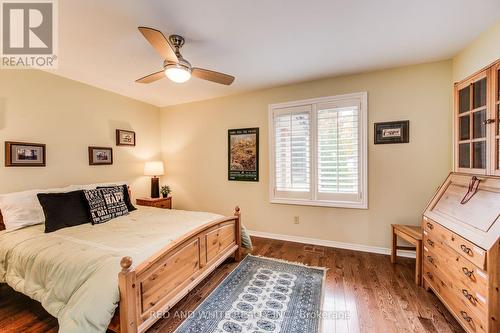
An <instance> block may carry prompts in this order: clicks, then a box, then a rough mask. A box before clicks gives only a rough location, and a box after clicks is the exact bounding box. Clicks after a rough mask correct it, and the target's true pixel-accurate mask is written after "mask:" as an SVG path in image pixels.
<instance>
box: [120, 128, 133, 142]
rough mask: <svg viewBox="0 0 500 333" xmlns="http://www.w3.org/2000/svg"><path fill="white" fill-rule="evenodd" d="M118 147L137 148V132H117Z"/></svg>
mask: <svg viewBox="0 0 500 333" xmlns="http://www.w3.org/2000/svg"><path fill="white" fill-rule="evenodd" d="M116 145H117V146H135V132H133V131H127V130H121V129H117V130H116Z"/></svg>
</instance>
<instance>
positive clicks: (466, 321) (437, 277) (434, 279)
mask: <svg viewBox="0 0 500 333" xmlns="http://www.w3.org/2000/svg"><path fill="white" fill-rule="evenodd" d="M423 274H424V280H425V281H426V283H427V284H428V285H429V286H430V287H431V288H432V289H433V290H434V292H435V293H436V294H437V295H438V296H439V298H440V299H441V301H443V303H444V304H445V305H446V306H447V307H448V309H449V310H450V311H451V312H452V313H453V314H454V315H455V317H456V318H457V319H458V321H460V323H461V324H462V325H463V326H464V327H465V328H466V329H467V330H468V331H470V332H474V333H476V332H477V333H481V332H487V324H486V323H487V322H488V320H487V319H488V317H487V314H486V313H484V314H478V313H477V312H476V311H474V310H473V309H471V308H470V306H469V305H468V304H467V303H465V302H464V301H463V300H462V299H461V298H460V297H459V296H458V295H457V293H456V292H454V290H453V288H452V287H450V282H449V279H448V278H447V277H446V276H444V275H443V274H442V273H441V272H440V271H439V270H438V269H436V268H435V267H434V266H432V265H429V264H428V263H427V262H424V267H423Z"/></svg>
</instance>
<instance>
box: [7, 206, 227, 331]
mask: <svg viewBox="0 0 500 333" xmlns="http://www.w3.org/2000/svg"><path fill="white" fill-rule="evenodd" d="M221 218H223V216H222V215H218V214H212V213H205V212H193V211H181V210H168V209H157V208H152V207H142V206H141V207H138V210H136V211H133V212H131V213H130V214H129V215H126V216H122V217H119V218H116V219H113V220H111V221H109V222H107V223H104V224H100V225H91V224H84V225H79V226H75V227H71V228H65V229H60V230H58V231H56V232H53V233H48V234H46V233H44V226H43V225H35V226H31V227H27V228H23V229H19V230H13V231H0V282H2V283H7V284H8V285H9V286H11V287H12V288H13V289H15V290H17V291H19V292H21V293H23V294H25V295H27V296H29V297H31V298H33V299H35V300H37V301H39V302H40V303H41V304H42V306H43V307H44V308H45V309H46V310H47V311H48V312H49V313H50V314H51V315H53V316H54V317H57V318H58V321H59V327H60V329H59V331H60V332H63V333H65V332H72V333H78V332H85V333H92V332H105V331H106V328H107V326H108V325H109V322H110V320H111V318H112V317H113V314H114V311H115V309H116V307H117V305H118V302H119V290H118V273H119V272H120V260H121V258H122V257H124V256H130V257H132V259H133V263H134V265H137V264H139V263H141V262H143V261H144V260H146V259H147V258H149V257H150V256H152V255H153V254H155V253H156V252H158V251H160V250H161V249H162V248H163V247H165V246H167V245H168V244H170V243H171V242H172V241H173V240H175V239H177V238H179V237H182V236H183V235H185V234H187V233H189V232H191V231H193V230H194V229H197V228H199V227H203V226H204V225H206V224H209V223H211V222H213V221H215V220H218V219H221Z"/></svg>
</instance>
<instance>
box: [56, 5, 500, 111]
mask: <svg viewBox="0 0 500 333" xmlns="http://www.w3.org/2000/svg"><path fill="white" fill-rule="evenodd" d="M499 18H500V1H499V0H481V1H477V0H476V1H471V0H419V1H414V0H316V1H315V0H309V1H305V0H247V1H243V0H210V1H206V0H201V1H200V0H64V1H59V22H60V25H59V30H60V32H59V34H60V39H59V68H58V69H57V70H55V71H54V72H55V73H56V74H58V75H61V76H64V77H67V78H71V79H74V80H78V81H82V82H85V83H88V84H90V85H94V86H97V87H100V88H104V89H107V90H111V91H114V92H117V93H119V94H122V95H126V96H129V97H132V98H136V99H139V100H142V101H145V102H148V103H151V104H154V105H157V106H166V105H172V104H178V103H185V102H190V101H196V100H203V99H208V98H214V97H218V96H224V95H229V94H235V93H238V92H242V91H247V90H253V89H260V88H265V87H271V86H277V85H283V84H288V83H293V82H299V81H307V80H312V79H317V78H323V77H329V76H335V75H340V74H347V73H356V72H363V71H368V70H375V69H382V68H388V67H396V66H399V65H406V64H415V63H423V62H429V61H434V60H441V59H449V58H451V57H452V56H453V55H455V54H456V53H457V52H458V51H459V50H460V49H462V48H463V47H464V46H465V45H467V44H468V43H469V42H470V41H471V40H473V39H474V38H475V37H476V36H478V35H479V34H480V33H481V32H482V31H484V30H486V29H487V28H488V27H489V26H491V25H492V24H493V23H494V22H495V21H496V20H498V19H499ZM140 25H143V26H150V27H154V28H156V29H159V30H162V31H163V32H164V34H165V35H168V34H172V33H177V34H181V35H183V36H184V37H185V38H186V45H185V46H184V48H183V49H182V53H183V55H184V57H185V58H186V59H188V60H189V61H190V62H191V63H192V64H193V65H194V66H197V67H204V68H208V69H212V70H217V71H221V72H225V73H228V74H232V75H234V76H236V80H235V82H234V83H233V85H232V86H229V87H227V86H222V85H218V84H215V83H211V82H208V81H202V80H199V79H195V78H193V79H191V80H190V81H188V82H187V83H184V84H175V83H172V82H170V81H169V80H168V79H163V80H160V81H158V82H156V83H153V84H149V85H141V84H137V83H134V80H135V79H137V78H139V77H142V76H144V75H146V74H149V73H152V72H155V71H158V70H160V69H161V65H162V60H161V59H160V57H159V56H158V54H157V53H156V52H155V50H154V49H153V48H152V47H151V46H150V45H149V44H148V43H147V41H146V40H145V39H144V37H143V36H142V35H141V34H140V33H139V31H138V30H137V27H138V26H140Z"/></svg>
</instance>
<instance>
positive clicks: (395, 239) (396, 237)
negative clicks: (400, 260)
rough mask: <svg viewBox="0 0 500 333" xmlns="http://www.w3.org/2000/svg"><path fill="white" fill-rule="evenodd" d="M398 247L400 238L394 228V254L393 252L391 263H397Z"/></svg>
mask: <svg viewBox="0 0 500 333" xmlns="http://www.w3.org/2000/svg"><path fill="white" fill-rule="evenodd" d="M397 247H398V236H397V235H396V233H395V232H394V227H392V252H391V263H393V264H395V263H396V251H397Z"/></svg>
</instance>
